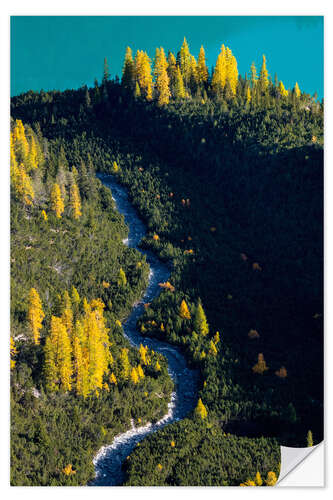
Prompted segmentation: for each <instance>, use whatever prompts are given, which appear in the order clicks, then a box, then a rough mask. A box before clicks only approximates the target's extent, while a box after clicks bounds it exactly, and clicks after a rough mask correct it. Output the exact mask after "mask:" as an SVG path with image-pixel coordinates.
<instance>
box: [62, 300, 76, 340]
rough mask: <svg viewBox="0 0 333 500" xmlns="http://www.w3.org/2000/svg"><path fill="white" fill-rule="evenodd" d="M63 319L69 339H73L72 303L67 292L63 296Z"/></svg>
mask: <svg viewBox="0 0 333 500" xmlns="http://www.w3.org/2000/svg"><path fill="white" fill-rule="evenodd" d="M61 319H62V322H63V324H64V325H65V327H66V330H67V333H68V335H69V337H71V335H72V330H73V311H72V301H71V298H70V296H69V293H68V292H67V290H65V292H64V296H63V303H62V311H61Z"/></svg>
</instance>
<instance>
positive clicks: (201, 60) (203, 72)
mask: <svg viewBox="0 0 333 500" xmlns="http://www.w3.org/2000/svg"><path fill="white" fill-rule="evenodd" d="M197 75H198V83H199V85H205V84H206V83H207V81H208V68H207V66H206V55H205V50H204V48H203V46H202V45H201V47H200V51H199V56H198V65H197Z"/></svg>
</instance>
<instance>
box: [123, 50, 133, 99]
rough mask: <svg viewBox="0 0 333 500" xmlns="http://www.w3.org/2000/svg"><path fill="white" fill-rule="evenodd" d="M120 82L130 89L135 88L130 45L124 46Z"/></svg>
mask: <svg viewBox="0 0 333 500" xmlns="http://www.w3.org/2000/svg"><path fill="white" fill-rule="evenodd" d="M121 84H122V86H123V87H124V88H125V89H128V90H130V91H132V90H134V88H135V67H134V61H133V57H132V50H131V49H130V47H127V48H126V53H125V60H124V66H123V75H122V78H121Z"/></svg>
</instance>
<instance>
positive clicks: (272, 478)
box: [265, 471, 277, 486]
mask: <svg viewBox="0 0 333 500" xmlns="http://www.w3.org/2000/svg"><path fill="white" fill-rule="evenodd" d="M276 482H277V477H276V474H275V472H273V471H269V472H268V473H267V478H266V480H265V483H266V486H274V485H275V483H276Z"/></svg>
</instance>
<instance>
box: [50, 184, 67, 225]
mask: <svg viewBox="0 0 333 500" xmlns="http://www.w3.org/2000/svg"><path fill="white" fill-rule="evenodd" d="M51 208H52V210H53V211H54V212H55V214H56V217H57V218H58V219H60V218H61V215H62V214H63V212H64V210H65V204H64V200H63V197H62V194H61V190H60V187H59V184H57V183H55V184H53V187H52V190H51Z"/></svg>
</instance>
